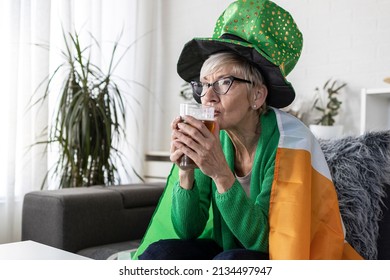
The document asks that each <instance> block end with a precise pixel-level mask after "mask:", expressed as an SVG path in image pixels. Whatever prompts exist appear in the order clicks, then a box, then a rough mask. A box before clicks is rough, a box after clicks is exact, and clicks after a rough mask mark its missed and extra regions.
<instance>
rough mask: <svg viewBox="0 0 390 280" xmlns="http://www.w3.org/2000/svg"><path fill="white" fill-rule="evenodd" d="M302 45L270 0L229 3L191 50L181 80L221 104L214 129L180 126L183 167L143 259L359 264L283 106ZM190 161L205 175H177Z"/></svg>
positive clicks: (328, 187)
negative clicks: (344, 261)
mask: <svg viewBox="0 0 390 280" xmlns="http://www.w3.org/2000/svg"><path fill="white" fill-rule="evenodd" d="M301 49H302V35H301V33H300V31H299V30H298V28H297V26H296V24H295V22H294V20H293V19H292V17H291V16H290V14H289V13H288V12H286V11H285V10H283V9H282V8H281V7H279V6H278V5H276V4H275V3H273V2H271V1H267V0H258V1H244V0H242V1H236V2H234V3H232V4H231V5H230V6H229V7H228V8H227V9H226V10H225V12H224V13H223V14H222V15H221V17H220V18H219V19H218V21H217V24H216V27H215V30H214V35H213V37H212V38H205V39H201V38H196V39H193V40H192V41H190V42H189V43H187V44H186V45H185V47H184V49H183V51H182V54H181V56H180V58H179V62H178V73H179V75H180V76H181V77H182V78H183V79H184V80H186V81H191V85H192V88H193V94H194V98H195V100H196V101H198V102H201V103H202V104H204V105H210V106H214V108H215V122H216V129H215V130H214V132H213V133H211V132H210V131H209V130H208V129H207V128H206V126H205V125H204V124H203V123H202V122H201V121H199V120H196V119H194V118H192V117H190V116H185V117H184V121H185V122H182V121H181V119H180V118H177V119H175V120H174V121H173V123H172V141H171V160H172V162H174V163H176V166H175V167H174V168H173V169H172V172H171V174H170V176H169V178H168V182H167V187H166V190H165V193H164V195H163V197H162V200H161V201H160V205H159V206H158V209H157V211H156V213H155V215H154V217H153V220H152V222H151V225H150V227H149V229H148V232H147V234H146V235H145V238H144V240H143V242H142V244H141V246H140V248H139V249H138V252H137V253H136V256H135V258H137V257H138V258H139V259H268V258H270V259H342V258H359V256H358V254H357V253H356V252H355V251H354V249H353V248H352V247H351V246H349V245H348V244H347V243H346V242H344V232H343V226H342V221H341V218H340V212H339V208H338V201H337V195H336V192H335V188H334V186H333V183H332V181H331V177H330V173H329V170H328V167H327V164H326V161H325V159H324V156H323V154H322V152H321V149H320V147H319V145H318V143H317V141H316V140H315V138H314V137H313V136H312V134H311V133H310V131H309V130H308V129H307V128H306V127H305V126H304V125H303V124H302V123H301V122H300V121H299V120H297V119H296V118H294V117H293V116H291V115H289V114H287V113H284V112H282V111H280V110H279V109H277V108H282V107H285V106H288V105H289V104H290V103H291V102H292V101H293V100H294V97H295V92H294V89H293V87H292V86H291V84H290V83H289V82H287V80H286V79H285V76H286V75H287V74H288V73H289V72H290V71H291V70H292V69H293V67H294V66H295V64H296V63H297V61H298V58H299V56H300V53H301ZM184 154H185V155H187V156H189V157H190V158H191V159H193V161H194V162H195V163H196V164H197V166H198V167H199V168H198V169H195V170H182V169H180V168H179V167H178V164H177V163H178V162H179V158H180V157H181V156H182V155H184Z"/></svg>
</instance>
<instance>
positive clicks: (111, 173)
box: [38, 32, 138, 188]
mask: <svg viewBox="0 0 390 280" xmlns="http://www.w3.org/2000/svg"><path fill="white" fill-rule="evenodd" d="M63 34H64V40H65V46H66V50H65V51H63V52H62V54H63V56H64V58H65V60H66V61H65V62H64V63H63V64H61V65H59V66H58V68H57V69H56V70H55V71H54V73H53V75H52V76H50V77H48V78H47V79H45V80H44V81H43V82H42V83H41V84H40V86H39V87H41V86H42V85H44V86H45V90H44V94H43V97H42V98H41V100H42V101H43V100H45V99H46V98H47V97H48V96H49V94H50V92H51V89H52V84H53V81H55V80H58V79H60V82H61V84H62V86H61V91H60V95H59V101H58V104H57V107H56V108H55V112H54V121H53V123H52V124H51V125H50V128H49V132H48V134H49V135H48V140H47V141H43V142H39V143H38V144H46V145H49V144H56V145H57V146H58V149H59V156H58V160H57V161H56V162H55V164H54V165H53V167H52V168H51V170H52V171H53V173H52V176H54V177H55V178H58V179H59V185H60V188H68V187H80V186H91V185H112V184H116V183H119V182H118V180H117V179H118V177H117V172H118V168H117V163H118V162H119V163H123V159H122V154H121V152H120V151H119V150H118V149H117V148H116V145H117V143H118V141H119V139H120V138H122V139H125V137H126V135H125V130H124V127H125V122H126V116H125V106H124V100H123V98H122V92H121V89H120V88H119V86H118V84H117V82H115V80H114V77H113V71H114V69H115V66H116V65H117V64H114V58H115V55H116V51H117V46H118V42H115V43H114V46H113V49H112V53H111V58H110V62H109V66H108V70H107V71H106V72H104V71H102V69H100V68H99V67H98V66H97V65H96V64H94V63H93V62H92V61H91V58H90V48H91V45H89V46H87V47H84V46H82V45H81V43H80V40H79V35H78V34H77V32H75V33H74V34H71V33H69V34H68V36H69V37H68V38H69V39H68V38H67V36H66V34H65V32H63ZM91 37H92V35H91ZM92 38H93V37H92ZM95 43H96V45H97V46H98V44H97V42H96V41H95ZM126 51H127V49H126ZM122 57H123V55H122V56H121V58H122ZM120 60H121V59H119V61H120ZM119 61H118V62H117V63H119ZM60 70H62V71H63V72H62V73H63V74H64V76H65V78H63V80H61V79H62V78H61V77H63V76H60V75H59V73H60V72H61V71H60ZM48 174H50V170H49V171H48V173H47V175H46V177H45V178H44V182H43V183H42V187H43V186H44V184H45V181H46V179H47V176H48ZM136 174H137V173H136ZM137 175H138V174H137Z"/></svg>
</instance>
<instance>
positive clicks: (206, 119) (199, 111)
mask: <svg viewBox="0 0 390 280" xmlns="http://www.w3.org/2000/svg"><path fill="white" fill-rule="evenodd" d="M180 116H192V117H194V118H196V119H198V120H201V121H202V122H203V123H204V124H205V125H206V127H207V128H208V130H209V131H210V132H211V133H213V132H214V127H215V122H214V107H212V106H206V105H201V104H193V103H184V104H180ZM179 166H180V168H181V169H183V170H188V169H195V168H197V166H196V164H195V163H194V161H193V160H192V159H191V158H190V157H188V156H187V155H183V156H182V157H181V159H180V161H179Z"/></svg>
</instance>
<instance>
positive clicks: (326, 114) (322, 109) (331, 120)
mask: <svg viewBox="0 0 390 280" xmlns="http://www.w3.org/2000/svg"><path fill="white" fill-rule="evenodd" d="M346 85H347V84H346V83H342V84H340V83H339V82H338V81H337V80H332V79H329V80H327V81H326V82H325V84H324V86H323V87H322V89H319V88H318V87H317V88H316V89H315V92H316V97H315V101H314V103H313V107H312V108H313V109H314V110H316V111H317V112H318V113H319V117H318V119H316V120H315V124H311V125H310V130H311V131H312V132H313V134H314V135H315V136H316V137H317V138H322V139H329V138H337V137H340V136H342V133H343V127H342V126H341V125H335V123H336V117H337V115H338V114H339V111H340V108H341V104H342V102H341V101H340V100H339V95H340V90H341V89H342V88H344V87H345V86H346Z"/></svg>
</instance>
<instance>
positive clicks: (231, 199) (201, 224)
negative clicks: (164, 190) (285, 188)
mask: <svg viewBox="0 0 390 280" xmlns="http://www.w3.org/2000/svg"><path fill="white" fill-rule="evenodd" d="M279 136H280V134H279V130H278V126H277V122H276V116H275V113H274V111H273V110H268V112H267V113H266V114H264V115H263V116H262V117H261V136H260V139H259V142H258V146H257V149H256V155H255V159H254V164H253V167H252V176H251V185H250V197H248V196H247V195H246V193H245V191H244V189H243V188H242V186H241V184H240V183H239V182H238V181H237V180H236V181H235V182H234V184H233V186H232V187H231V188H230V189H229V190H228V191H227V192H225V193H223V194H220V193H218V191H217V189H216V186H215V184H214V182H213V181H212V180H211V178H210V177H208V176H206V175H204V174H203V173H202V172H201V171H200V170H199V169H196V170H195V181H194V186H193V188H192V189H191V190H185V189H183V188H181V187H180V185H179V182H176V183H175V186H174V190H173V197H172V215H171V217H172V223H173V226H174V229H175V231H176V233H177V235H178V236H179V237H180V238H182V239H194V238H197V237H199V235H200V234H201V233H202V232H203V230H204V228H205V225H206V223H207V221H208V219H209V209H210V204H211V205H212V215H213V239H214V240H215V241H216V242H217V243H218V244H219V245H220V246H221V247H222V248H224V250H228V249H234V248H240V247H244V248H246V249H251V250H257V251H262V252H268V235H269V226H268V210H269V200H270V193H271V187H272V181H273V176H274V167H275V156H276V150H277V146H278V141H279ZM220 140H221V144H222V148H223V151H224V154H225V157H226V160H227V162H228V164H229V166H230V168H231V170H232V171H233V172H234V154H235V153H234V146H233V144H232V142H231V140H230V138H229V137H228V135H227V133H226V132H225V131H221V133H220Z"/></svg>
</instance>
